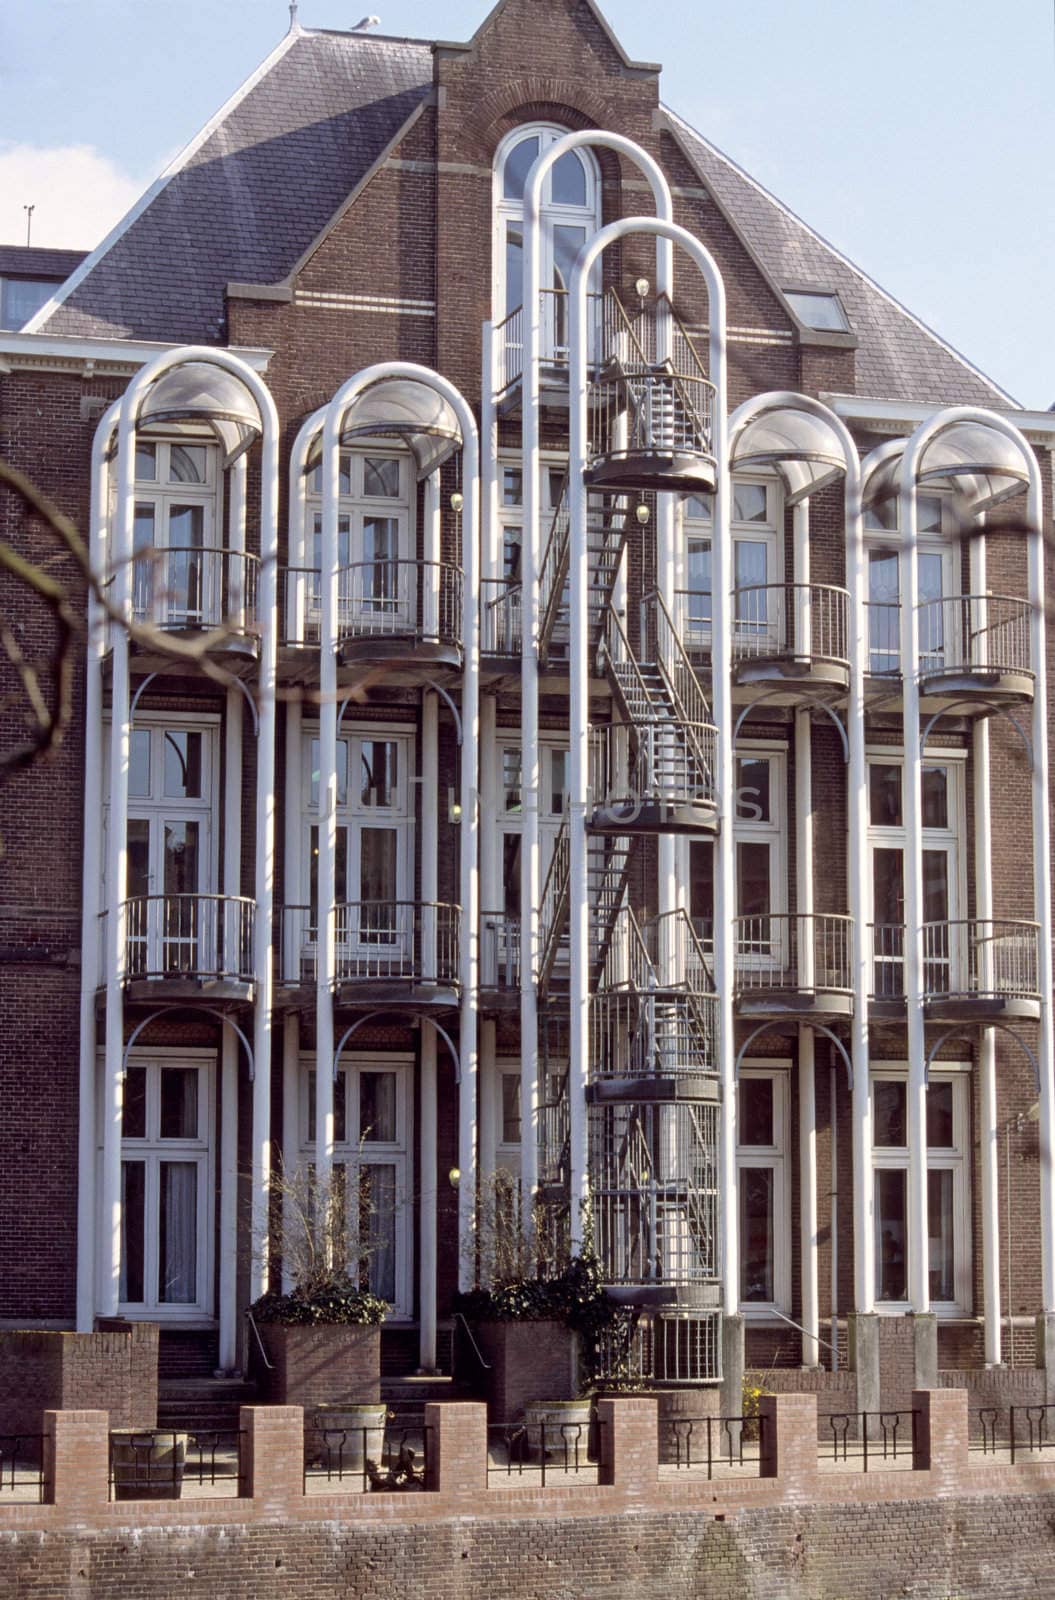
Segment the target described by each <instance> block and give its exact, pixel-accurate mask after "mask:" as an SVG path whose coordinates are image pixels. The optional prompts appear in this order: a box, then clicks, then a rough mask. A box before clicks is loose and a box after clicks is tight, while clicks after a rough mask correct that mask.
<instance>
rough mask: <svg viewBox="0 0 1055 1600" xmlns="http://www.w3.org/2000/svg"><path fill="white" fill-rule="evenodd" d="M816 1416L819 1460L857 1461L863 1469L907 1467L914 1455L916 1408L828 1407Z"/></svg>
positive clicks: (917, 1420)
mask: <svg viewBox="0 0 1055 1600" xmlns="http://www.w3.org/2000/svg"><path fill="white" fill-rule="evenodd" d="M818 1420H819V1422H820V1451H819V1454H820V1460H821V1463H822V1464H823V1463H824V1462H825V1461H831V1462H836V1463H842V1462H845V1463H847V1464H849V1463H850V1462H855V1463H857V1462H859V1463H860V1467H861V1470H862V1471H863V1472H869V1471H872V1472H874V1471H876V1470H877V1469H879V1470H882V1469H883V1468H886V1467H894V1466H901V1467H911V1465H912V1463H913V1460H914V1459H915V1451H916V1435H917V1429H918V1425H919V1412H918V1411H832V1412H829V1413H828V1414H827V1415H825V1416H821V1417H820V1418H819V1419H818ZM825 1424H827V1429H828V1432H827V1437H826V1438H825V1437H824V1433H823V1430H824V1426H825Z"/></svg>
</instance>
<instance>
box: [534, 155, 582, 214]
mask: <svg viewBox="0 0 1055 1600" xmlns="http://www.w3.org/2000/svg"><path fill="white" fill-rule="evenodd" d="M525 176H526V175H525ZM552 183H553V202H554V204H555V205H558V206H584V205H585V204H586V168H585V167H584V166H583V164H582V161H581V160H580V159H579V157H578V156H577V155H576V154H575V151H574V150H569V151H568V153H567V155H563V156H561V158H560V160H559V161H558V162H557V163H556V165H555V166H554V168H553V171H552Z"/></svg>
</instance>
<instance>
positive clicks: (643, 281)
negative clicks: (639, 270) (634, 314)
mask: <svg viewBox="0 0 1055 1600" xmlns="http://www.w3.org/2000/svg"><path fill="white" fill-rule="evenodd" d="M651 287H652V285H651V284H650V283H649V281H648V279H647V278H638V280H637V282H636V283H635V284H634V289H635V290H636V292H637V298H638V299H639V300H645V299H647V297H648V291H649V290H650V289H651Z"/></svg>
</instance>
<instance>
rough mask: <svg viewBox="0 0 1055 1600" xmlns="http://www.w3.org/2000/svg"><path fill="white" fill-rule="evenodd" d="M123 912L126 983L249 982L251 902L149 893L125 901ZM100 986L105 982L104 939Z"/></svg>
mask: <svg viewBox="0 0 1055 1600" xmlns="http://www.w3.org/2000/svg"><path fill="white" fill-rule="evenodd" d="M123 910H124V915H125V970H124V979H125V982H126V983H135V982H138V981H140V980H141V979H143V980H146V979H151V980H160V979H165V978H167V979H170V980H174V979H191V980H194V981H196V982H214V983H239V984H249V983H252V982H253V930H254V926H255V917H256V903H255V901H253V900H248V899H244V898H242V897H240V896H235V895H220V894H148V895H135V896H133V897H132V898H131V899H129V900H126V901H125V902H124V906H123ZM105 917H106V912H103V918H104V919H105ZM99 982H100V984H104V983H105V982H106V966H105V939H104V940H103V966H102V970H101V972H100V975H99Z"/></svg>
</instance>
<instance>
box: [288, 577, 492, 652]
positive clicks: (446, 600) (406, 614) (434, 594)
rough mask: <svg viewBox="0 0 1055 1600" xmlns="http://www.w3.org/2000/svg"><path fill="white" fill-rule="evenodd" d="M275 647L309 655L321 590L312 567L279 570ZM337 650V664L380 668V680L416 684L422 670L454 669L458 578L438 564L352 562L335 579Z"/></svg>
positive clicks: (317, 633) (318, 623) (315, 640)
mask: <svg viewBox="0 0 1055 1600" xmlns="http://www.w3.org/2000/svg"><path fill="white" fill-rule="evenodd" d="M285 576H286V585H285V588H286V597H285V626H284V630H283V643H284V645H285V646H286V647H287V649H288V650H294V651H295V650H302V649H317V648H318V646H319V644H320V642H321V638H322V587H321V577H320V574H319V571H318V569H317V568H312V567H289V568H287V569H286V575H285ZM336 624H337V627H336V631H337V649H338V654H339V658H340V660H341V662H342V663H343V664H345V665H356V664H362V665H364V666H372V665H377V664H378V663H383V664H385V666H386V669H387V671H386V676H391V677H394V678H395V679H396V681H398V680H399V678H400V672H401V669H402V671H403V673H404V675H405V674H406V672H408V671H409V673H410V678H409V679H408V680H407V681H416V680H415V674H416V672H417V671H420V670H421V669H422V668H425V669H427V670H433V669H435V668H437V667H449V668H452V669H454V668H457V667H458V666H459V665H460V663H461V644H462V638H461V635H462V572H461V568H460V567H456V566H452V565H450V564H449V563H447V562H438V561H389V560H381V561H359V562H354V563H353V564H352V565H350V566H347V567H342V568H341V569H340V571H339V572H338V574H337V618H336Z"/></svg>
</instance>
